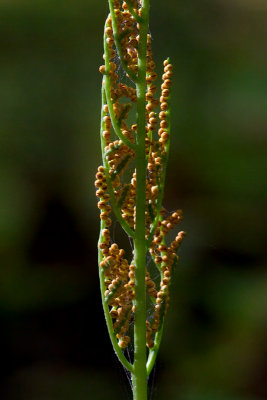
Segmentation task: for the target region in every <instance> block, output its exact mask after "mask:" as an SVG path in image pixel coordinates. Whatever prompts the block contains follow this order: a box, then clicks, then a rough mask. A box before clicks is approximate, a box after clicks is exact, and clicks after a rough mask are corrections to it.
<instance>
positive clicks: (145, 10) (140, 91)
mask: <svg viewBox="0 0 267 400" xmlns="http://www.w3.org/2000/svg"><path fill="white" fill-rule="evenodd" d="M141 17H142V22H140V39H139V47H138V53H139V56H138V77H137V83H136V92H137V139H136V175H137V183H136V230H135V238H134V256H135V324H134V372H133V376H132V381H133V396H134V400H146V399H147V372H146V284H145V273H146V241H145V209H146V198H145V193H146V152H145V134H146V131H145V127H146V118H145V111H146V54H147V34H148V19H149V0H143V4H142V14H141Z"/></svg>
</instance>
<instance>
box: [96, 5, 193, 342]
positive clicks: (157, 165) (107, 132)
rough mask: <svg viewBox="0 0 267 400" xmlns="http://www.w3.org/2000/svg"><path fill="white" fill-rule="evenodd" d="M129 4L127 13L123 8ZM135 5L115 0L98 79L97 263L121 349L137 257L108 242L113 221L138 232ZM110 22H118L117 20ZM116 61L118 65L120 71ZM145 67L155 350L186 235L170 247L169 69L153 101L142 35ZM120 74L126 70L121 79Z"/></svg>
mask: <svg viewBox="0 0 267 400" xmlns="http://www.w3.org/2000/svg"><path fill="white" fill-rule="evenodd" d="M127 3H128V4H129V3H130V4H131V10H132V13H131V10H129V7H128V4H127ZM140 3H141V2H140V1H139V0H131V1H129V2H126V1H120V0H113V14H114V15H109V16H108V18H107V21H106V26H105V36H104V40H105V54H104V56H103V58H104V60H105V65H102V66H101V67H100V68H99V70H100V72H101V74H102V75H103V89H102V90H103V98H102V102H103V104H102V124H101V127H102V128H101V143H102V155H103V166H100V167H99V168H98V172H97V174H96V182H95V186H96V188H97V192H96V195H97V197H98V199H99V200H98V208H99V210H100V219H101V233H100V240H99V252H100V263H99V264H100V265H99V268H100V269H101V271H103V274H104V285H105V293H104V301H105V303H106V304H108V307H109V312H110V317H111V318H112V321H113V329H114V332H115V334H116V337H117V340H118V344H119V346H120V347H121V348H123V349H125V348H126V347H127V346H128V344H129V343H130V341H131V339H130V334H129V325H130V323H131V321H134V312H135V260H134V257H133V254H132V253H131V254H125V251H124V250H123V249H121V248H119V246H118V245H117V243H113V241H112V239H111V231H110V229H111V225H112V219H114V218H117V219H119V222H120V223H121V225H122V227H123V228H124V230H125V231H126V232H127V234H128V236H132V238H133V237H134V232H135V228H136V207H135V205H136V185H137V181H136V180H137V177H136V170H135V168H134V166H133V163H134V159H135V146H136V137H137V134H138V127H137V125H136V124H135V123H133V121H132V116H131V110H132V109H135V107H136V101H137V93H136V86H135V82H136V79H137V77H138V45H139V24H138V20H137V17H138V16H140V9H141V7H140ZM114 21H115V23H114ZM117 60H120V67H119V68H118V65H117ZM146 61H147V65H146V110H145V116H146V138H145V145H146V165H147V171H146V172H147V173H146V193H145V197H146V210H145V223H146V238H145V239H146V241H147V249H148V254H150V257H151V259H152V260H153V265H154V267H155V268H156V269H157V270H158V274H159V275H160V282H158V281H157V280H155V279H154V275H155V274H154V273H152V271H151V270H150V265H149V263H148V265H147V266H146V277H145V283H146V288H147V297H148V298H149V299H150V304H151V303H152V304H153V311H152V312H150V315H148V318H147V321H146V342H147V347H148V348H153V346H154V340H155V335H156V333H157V332H158V331H159V329H160V328H161V325H162V322H163V319H164V316H165V314H166V311H167V309H168V305H169V290H170V284H171V277H172V272H173V268H174V265H175V264H176V262H177V261H178V256H177V254H176V253H177V250H178V248H179V246H180V243H181V241H182V239H183V238H184V236H185V233H184V232H183V231H181V232H179V233H178V234H177V236H176V237H175V239H174V240H173V241H172V242H171V243H169V244H167V243H168V240H167V239H168V238H167V235H168V234H169V232H170V231H171V230H172V229H173V228H175V227H176V226H177V224H179V223H180V221H181V220H182V213H181V211H180V210H177V211H175V212H173V213H172V214H170V215H168V214H167V213H166V211H165V210H164V209H163V208H162V204H161V203H162V192H163V188H164V183H165V172H166V165H167V161H168V151H169V140H170V115H169V109H170V92H171V85H172V80H171V79H172V74H173V67H172V64H171V63H170V61H169V60H165V61H164V66H163V67H164V73H163V76H162V85H161V93H160V96H159V98H157V96H156V92H157V86H156V85H155V81H156V79H157V74H156V72H155V62H154V60H153V54H152V46H151V36H150V35H148V36H147V58H146ZM118 69H121V70H124V72H125V73H124V74H122V76H123V82H121V77H119V75H121V73H120V74H119V73H118Z"/></svg>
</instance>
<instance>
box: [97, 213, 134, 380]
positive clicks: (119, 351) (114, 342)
mask: <svg viewBox="0 0 267 400" xmlns="http://www.w3.org/2000/svg"><path fill="white" fill-rule="evenodd" d="M104 228H105V221H101V226H100V237H99V243H101V242H102V234H101V232H102V230H103V229H104ZM101 261H103V256H102V252H101V250H98V265H99V280H100V288H101V298H102V306H103V310H104V315H105V319H106V323H107V328H108V333H109V336H110V340H111V343H112V345H113V349H114V351H115V353H116V354H117V357H118V359H119V360H120V362H121V363H122V365H123V366H124V367H125V368H126V369H127V370H128V371H130V372H133V366H132V364H130V363H129V361H128V360H127V359H126V357H125V356H124V354H123V352H122V349H121V348H120V346H119V345H118V341H117V338H116V334H115V332H114V329H113V323H112V318H111V316H110V314H109V306H108V304H107V302H106V301H105V294H104V293H105V291H106V287H105V277H104V268H101V267H100V263H101Z"/></svg>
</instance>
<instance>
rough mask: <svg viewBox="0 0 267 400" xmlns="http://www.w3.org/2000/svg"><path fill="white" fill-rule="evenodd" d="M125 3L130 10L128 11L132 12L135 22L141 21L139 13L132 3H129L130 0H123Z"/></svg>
mask: <svg viewBox="0 0 267 400" xmlns="http://www.w3.org/2000/svg"><path fill="white" fill-rule="evenodd" d="M125 3H126V4H127V6H128V9H129V11H130V13H131V14H132V16H133V17H134V19H135V20H136V21H137V22H142V18H140V17H139V15H138V14H137V13H136V12H135V11H134V8H133V5H132V4H131V0H125Z"/></svg>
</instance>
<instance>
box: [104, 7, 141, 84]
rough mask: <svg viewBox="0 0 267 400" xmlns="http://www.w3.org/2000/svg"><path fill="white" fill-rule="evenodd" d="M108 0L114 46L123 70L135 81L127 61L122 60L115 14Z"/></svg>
mask: <svg viewBox="0 0 267 400" xmlns="http://www.w3.org/2000/svg"><path fill="white" fill-rule="evenodd" d="M108 2H109V9H110V15H111V20H112V29H113V34H114V40H115V44H116V48H117V51H118V54H119V57H120V61H121V65H122V66H123V69H124V70H125V72H126V73H127V74H128V76H129V77H130V78H131V79H132V81H134V82H136V75H135V73H134V72H133V71H132V70H130V68H128V66H127V63H126V62H125V60H124V57H123V54H122V49H121V44H120V35H119V32H118V26H117V22H116V16H115V12H114V8H113V2H112V0H108Z"/></svg>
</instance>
